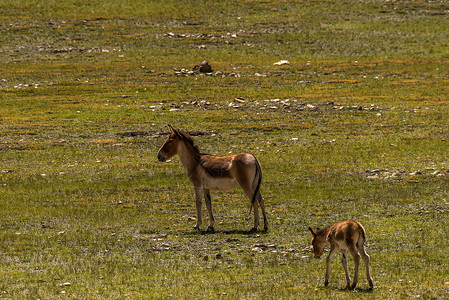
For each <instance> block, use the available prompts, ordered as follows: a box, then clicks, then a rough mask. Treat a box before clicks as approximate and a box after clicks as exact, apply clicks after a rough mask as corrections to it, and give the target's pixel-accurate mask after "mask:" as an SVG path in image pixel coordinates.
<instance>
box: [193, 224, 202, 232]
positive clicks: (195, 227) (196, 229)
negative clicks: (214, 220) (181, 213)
mask: <svg viewBox="0 0 449 300" xmlns="http://www.w3.org/2000/svg"><path fill="white" fill-rule="evenodd" d="M193 231H201V229H200V227H199V226H196V225H195V226H193Z"/></svg>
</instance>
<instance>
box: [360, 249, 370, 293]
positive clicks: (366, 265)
mask: <svg viewBox="0 0 449 300" xmlns="http://www.w3.org/2000/svg"><path fill="white" fill-rule="evenodd" d="M358 249H359V252H360V255H362V258H363V262H364V263H365V268H366V279H367V280H368V284H369V288H370V289H373V287H374V285H373V280H372V279H371V275H370V273H369V261H370V257H369V255H368V254H367V253H366V252H365V248H364V247H363V245H360V246H359V247H358Z"/></svg>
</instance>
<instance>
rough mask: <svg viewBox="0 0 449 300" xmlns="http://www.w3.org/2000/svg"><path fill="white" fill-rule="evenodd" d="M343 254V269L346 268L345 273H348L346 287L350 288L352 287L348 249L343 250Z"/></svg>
mask: <svg viewBox="0 0 449 300" xmlns="http://www.w3.org/2000/svg"><path fill="white" fill-rule="evenodd" d="M341 254H342V258H341V264H342V265H343V269H345V275H346V289H348V290H349V289H350V288H351V278H349V271H348V261H347V259H346V257H347V252H346V250H344V251H343V250H342V251H341Z"/></svg>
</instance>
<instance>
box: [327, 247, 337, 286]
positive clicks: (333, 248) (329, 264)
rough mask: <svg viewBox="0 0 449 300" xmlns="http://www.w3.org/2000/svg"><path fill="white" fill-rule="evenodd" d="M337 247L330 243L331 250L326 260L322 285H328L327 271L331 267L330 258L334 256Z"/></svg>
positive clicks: (328, 271)
mask: <svg viewBox="0 0 449 300" xmlns="http://www.w3.org/2000/svg"><path fill="white" fill-rule="evenodd" d="M337 250H338V248H337V247H336V246H334V245H332V244H331V250H330V252H329V255H328V256H327V260H326V277H324V286H328V284H329V273H330V268H331V259H332V256H334V254H335V252H337Z"/></svg>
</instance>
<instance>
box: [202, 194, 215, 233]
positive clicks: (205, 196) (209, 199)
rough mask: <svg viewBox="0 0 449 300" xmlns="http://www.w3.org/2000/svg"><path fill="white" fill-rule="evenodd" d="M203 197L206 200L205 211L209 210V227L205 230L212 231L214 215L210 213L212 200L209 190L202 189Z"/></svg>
mask: <svg viewBox="0 0 449 300" xmlns="http://www.w3.org/2000/svg"><path fill="white" fill-rule="evenodd" d="M204 199H205V201H206V208H207V211H208V212H209V227H207V231H212V232H213V231H214V223H215V219H214V215H213V213H212V201H211V197H210V192H209V190H204Z"/></svg>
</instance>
